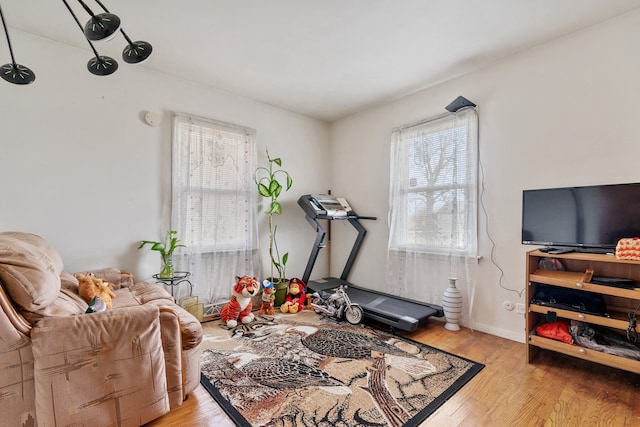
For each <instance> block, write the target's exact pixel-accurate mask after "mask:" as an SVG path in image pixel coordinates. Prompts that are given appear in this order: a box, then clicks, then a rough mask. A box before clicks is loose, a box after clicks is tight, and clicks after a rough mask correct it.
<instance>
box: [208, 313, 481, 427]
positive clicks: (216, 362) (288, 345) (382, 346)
mask: <svg viewBox="0 0 640 427" xmlns="http://www.w3.org/2000/svg"><path fill="white" fill-rule="evenodd" d="M203 328H204V334H205V337H204V340H203V353H202V364H201V383H202V384H203V385H204V387H205V388H206V389H207V390H208V391H209V393H210V394H211V396H212V397H213V398H214V399H215V400H216V401H217V402H218V403H219V404H220V406H221V407H222V408H223V409H224V411H225V412H226V413H227V414H228V415H229V417H231V419H232V420H233V421H234V422H235V423H236V424H237V425H239V426H269V427H271V426H274V427H275V426H283V427H284V426H336V425H340V426H415V425H418V424H419V423H420V422H422V421H424V420H425V419H426V418H427V417H428V416H429V415H431V414H432V413H433V412H434V411H435V410H436V409H437V408H438V407H440V406H441V405H442V404H443V403H444V402H446V401H447V399H449V398H450V397H451V396H453V395H454V394H455V393H456V391H458V390H459V389H460V388H461V387H462V386H463V385H464V384H465V383H466V382H467V381H469V380H470V379H471V378H473V377H474V376H475V375H476V374H477V373H478V372H480V370H481V369H482V368H483V367H484V365H482V364H479V363H476V362H473V361H471V360H468V359H465V358H463V357H459V356H456V355H454V354H450V353H447V352H444V351H441V350H438V349H437V348H434V347H430V346H428V345H425V344H421V343H418V342H416V341H412V340H409V339H406V338H402V337H398V336H396V335H391V334H389V333H387V332H383V331H380V330H377V329H373V328H370V327H368V326H363V325H357V326H353V325H350V324H348V323H346V322H344V323H337V322H334V321H333V320H330V319H325V318H322V317H320V316H319V315H317V314H316V313H314V312H313V311H311V310H304V311H302V312H299V313H296V314H276V315H274V316H257V317H256V320H254V321H253V322H251V323H250V324H248V325H240V326H238V327H236V328H234V329H229V328H227V327H226V326H225V325H224V324H223V323H222V322H221V321H219V320H218V321H215V322H207V323H204V324H203Z"/></svg>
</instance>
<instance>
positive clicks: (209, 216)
mask: <svg viewBox="0 0 640 427" xmlns="http://www.w3.org/2000/svg"><path fill="white" fill-rule="evenodd" d="M173 124H174V131H173V163H172V170H173V175H172V178H173V195H172V213H171V225H172V228H173V229H174V230H177V231H178V233H179V237H180V238H181V240H182V241H183V242H184V244H185V245H186V246H187V247H186V248H182V249H181V250H180V251H178V252H177V256H176V257H175V259H174V264H175V267H176V270H186V271H189V272H191V281H192V283H193V285H194V295H197V296H198V299H199V301H200V302H203V303H205V304H218V303H221V302H226V301H228V299H229V292H230V289H231V284H232V283H233V281H234V278H235V276H242V275H245V274H250V275H254V276H257V274H258V273H259V271H260V265H259V262H260V259H259V256H258V253H257V249H258V234H257V219H256V212H257V192H256V190H255V189H254V186H255V185H254V183H253V172H254V170H255V167H256V162H257V160H256V158H257V155H256V148H255V145H256V142H255V137H256V132H255V130H253V129H248V128H244V127H242V126H237V125H233V124H229V123H223V122H218V121H214V120H209V119H205V118H201V117H194V116H189V115H186V114H182V113H175V114H174V122H173ZM177 290H178V291H180V292H181V296H184V295H185V291H186V286H181V287H179V289H177Z"/></svg>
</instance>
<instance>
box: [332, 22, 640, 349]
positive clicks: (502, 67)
mask: <svg viewBox="0 0 640 427" xmlns="http://www.w3.org/2000/svg"><path fill="white" fill-rule="evenodd" d="M638 28H640V12H635V13H632V14H629V15H626V16H623V17H619V18H617V19H614V20H611V21H609V22H606V23H604V24H601V25H598V26H595V27H592V28H589V29H586V30H584V31H581V32H578V33H574V34H572V35H570V36H568V37H565V38H562V39H559V40H556V41H554V42H551V43H547V44H545V45H541V46H538V47H536V48H534V49H530V50H528V51H526V52H523V53H521V54H518V55H515V56H512V57H509V58H506V59H504V60H503V61H501V62H500V63H497V64H494V65H493V66H491V67H487V68H485V69H482V70H480V71H477V72H474V73H471V74H468V75H466V76H463V77H460V78H456V79H454V80H451V81H449V82H446V83H444V84H441V85H438V86H436V87H432V88H429V89H426V90H423V91H421V92H419V93H415V94H413V95H412V96H408V97H405V98H403V99H399V100H397V101H395V102H392V103H389V104H387V105H384V106H381V107H378V108H374V109H371V110H368V111H364V112H361V113H359V114H356V115H354V116H352V117H348V118H345V119H343V120H340V121H338V122H336V123H334V124H333V125H332V127H331V137H330V139H331V156H332V162H333V165H334V173H333V174H332V178H333V181H332V182H331V186H332V189H333V191H334V193H335V194H342V195H344V196H346V197H347V198H348V199H349V201H350V202H351V204H352V205H353V207H354V209H355V210H356V211H357V212H358V213H360V214H362V215H375V216H377V217H378V218H379V220H378V221H376V222H367V223H366V224H365V226H366V227H367V229H368V231H369V234H368V235H367V239H366V241H365V244H364V247H363V249H362V253H361V256H360V259H359V261H358V263H357V265H356V266H355V267H354V270H353V272H352V274H351V276H350V279H351V281H352V282H353V283H355V284H358V285H361V286H371V287H372V288H374V289H384V283H382V279H381V278H382V277H384V266H385V257H386V244H387V237H388V227H387V222H386V220H387V213H388V190H389V142H390V135H391V129H392V128H394V127H396V126H400V125H403V124H406V123H411V122H413V121H416V120H420V119H424V118H427V117H430V116H434V115H438V114H441V113H444V112H445V110H444V107H445V106H446V105H447V104H449V102H451V101H452V100H453V99H454V98H455V97H456V96H458V95H463V96H465V97H466V98H468V99H470V100H472V101H473V102H475V103H476V104H478V112H479V117H480V153H481V161H482V165H483V169H484V181H483V183H484V194H483V202H484V206H485V208H486V211H487V215H486V216H485V215H484V213H483V212H482V210H481V211H480V216H479V220H480V236H479V248H480V253H481V255H482V256H483V259H482V260H481V262H480V265H479V273H478V277H477V278H476V279H477V282H478V286H477V292H476V301H475V304H474V307H473V308H474V313H475V314H474V319H475V320H476V322H477V324H476V328H477V329H479V330H482V331H485V332H490V333H493V334H496V335H500V336H503V337H506V338H511V339H515V340H519V341H524V336H525V334H524V319H523V316H522V315H518V314H515V312H507V311H505V310H504V309H503V308H502V302H503V301H504V300H510V301H513V302H521V303H523V302H524V295H521V296H520V295H519V294H518V293H516V292H510V291H506V290H504V289H503V288H502V286H504V287H507V288H510V289H513V290H515V291H517V292H522V291H523V289H524V287H525V259H524V254H525V252H526V251H527V250H530V249H532V247H527V246H523V245H521V244H520V217H521V197H522V190H523V189H527V188H544V187H554V186H570V185H591V184H606V183H619V182H639V181H640V168H639V167H638V159H639V158H640V132H638V127H637V123H638V118H637V117H638V112H639V111H640V103H639V102H638V95H640V55H638V46H639V45H640V31H638ZM357 158H359V159H361V160H360V161H359V162H356V161H354V159H357ZM485 224H488V228H487V227H485ZM489 236H490V237H491V238H492V239H493V240H494V241H495V242H496V246H495V251H494V253H493V255H494V256H493V258H494V259H495V263H496V264H497V265H493V264H492V262H491V257H492V256H491V255H492V245H491V242H490V240H489ZM349 239H351V236H349V235H348V233H344V234H340V233H338V232H334V238H333V252H332V267H333V266H336V265H339V264H340V262H341V260H344V259H346V253H347V250H348V248H350V245H351V241H350V240H349ZM498 266H499V268H500V269H502V270H503V271H504V278H503V280H502V282H501V281H500V272H499V270H498ZM338 273H339V271H338V270H337V268H334V269H333V271H332V274H334V275H335V274H338ZM431 285H433V286H438V287H440V288H441V289H442V291H444V289H445V288H446V283H433V284H431ZM414 297H415V298H417V299H420V297H419V295H415V296H414ZM430 302H437V301H430Z"/></svg>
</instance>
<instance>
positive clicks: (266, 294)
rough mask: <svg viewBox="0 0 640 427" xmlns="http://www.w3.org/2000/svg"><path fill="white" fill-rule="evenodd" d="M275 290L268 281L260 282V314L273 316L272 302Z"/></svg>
mask: <svg viewBox="0 0 640 427" xmlns="http://www.w3.org/2000/svg"><path fill="white" fill-rule="evenodd" d="M275 292H276V288H275V287H274V286H273V282H270V281H268V280H266V279H265V280H263V281H262V292H261V293H262V306H260V314H273V313H274V310H273V301H275V299H276V296H275Z"/></svg>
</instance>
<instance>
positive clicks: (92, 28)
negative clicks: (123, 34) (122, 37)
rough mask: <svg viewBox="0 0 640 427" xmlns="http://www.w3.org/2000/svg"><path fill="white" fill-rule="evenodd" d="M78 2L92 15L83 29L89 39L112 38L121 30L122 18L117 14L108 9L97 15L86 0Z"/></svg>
mask: <svg viewBox="0 0 640 427" xmlns="http://www.w3.org/2000/svg"><path fill="white" fill-rule="evenodd" d="M78 3H80V5H81V6H82V7H83V8H84V10H85V11H86V12H87V13H88V14H89V15H90V16H91V18H90V19H89V20H88V21H87V23H86V24H85V26H84V28H83V30H82V31H83V33H84V36H85V37H86V38H87V40H91V41H98V40H111V39H112V38H114V37H115V36H116V35H117V33H118V30H120V18H119V17H118V16H117V15H114V14H113V13H109V12H107V11H105V13H99V14H98V15H95V14H94V13H93V11H92V10H91V9H90V8H89V6H87V4H86V3H85V2H83V1H82V0H78Z"/></svg>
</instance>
